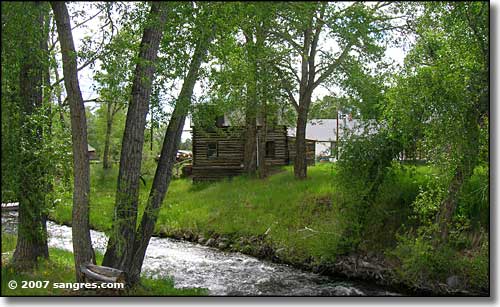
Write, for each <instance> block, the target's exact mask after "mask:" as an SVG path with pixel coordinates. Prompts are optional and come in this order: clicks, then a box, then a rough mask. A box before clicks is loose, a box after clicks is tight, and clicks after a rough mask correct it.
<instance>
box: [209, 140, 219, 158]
mask: <svg viewBox="0 0 500 307" xmlns="http://www.w3.org/2000/svg"><path fill="white" fill-rule="evenodd" d="M218 156H219V153H218V151H217V143H216V142H211V143H208V148H207V158H208V159H216V158H217V157H218Z"/></svg>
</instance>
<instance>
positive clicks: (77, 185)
mask: <svg viewBox="0 0 500 307" xmlns="http://www.w3.org/2000/svg"><path fill="white" fill-rule="evenodd" d="M50 4H51V6H52V10H53V11H54V18H55V20H56V24H57V32H58V35H59V42H60V44H61V54H62V60H63V74H64V85H65V87H66V92H67V94H68V101H69V107H70V115H71V139H72V143H73V146H72V147H73V176H74V186H73V213H72V226H73V227H72V236H73V253H74V257H75V269H76V279H77V281H79V282H81V281H83V276H82V274H81V273H80V265H82V264H86V263H95V255H94V250H93V249H92V241H91V239H90V229H89V192H90V166H89V157H88V144H87V120H86V117H85V107H84V105H83V98H82V93H81V91H80V85H79V83H78V74H77V62H76V51H75V45H74V42H73V35H72V33H71V23H70V18H69V14H68V9H67V8H66V4H65V3H64V2H58V1H52V2H50Z"/></svg>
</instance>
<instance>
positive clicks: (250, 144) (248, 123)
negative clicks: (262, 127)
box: [243, 31, 258, 175]
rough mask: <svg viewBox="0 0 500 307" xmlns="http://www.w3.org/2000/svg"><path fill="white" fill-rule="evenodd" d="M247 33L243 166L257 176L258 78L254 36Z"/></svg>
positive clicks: (247, 171) (250, 173) (248, 172)
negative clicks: (247, 66) (247, 69)
mask: <svg viewBox="0 0 500 307" xmlns="http://www.w3.org/2000/svg"><path fill="white" fill-rule="evenodd" d="M244 33H245V39H246V42H245V47H246V51H247V57H248V64H249V65H250V66H251V70H250V72H249V73H248V74H247V77H248V78H247V82H246V85H247V91H246V106H245V151H244V156H243V164H244V166H245V172H246V173H247V174H248V175H252V174H255V172H256V171H257V122H256V121H257V108H258V100H257V76H256V73H257V71H256V54H255V44H254V42H253V34H252V33H249V32H248V31H244Z"/></svg>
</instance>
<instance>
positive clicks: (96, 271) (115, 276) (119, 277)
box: [80, 263, 127, 284]
mask: <svg viewBox="0 0 500 307" xmlns="http://www.w3.org/2000/svg"><path fill="white" fill-rule="evenodd" d="M80 272H81V273H82V274H83V275H84V276H85V279H86V280H88V281H89V282H101V283H123V284H125V283H126V279H127V278H126V274H125V272H123V271H121V270H117V269H114V268H110V267H107V266H101V265H95V264H90V263H89V264H82V265H81V266H80Z"/></svg>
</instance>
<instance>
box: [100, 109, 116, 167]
mask: <svg viewBox="0 0 500 307" xmlns="http://www.w3.org/2000/svg"><path fill="white" fill-rule="evenodd" d="M111 106H112V103H111V102H108V103H107V107H108V110H107V113H106V136H105V138H104V154H103V157H102V168H104V169H110V168H111V163H110V161H109V147H110V142H111V130H112V128H113V112H112V110H111Z"/></svg>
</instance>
